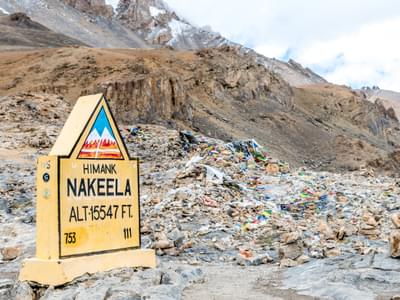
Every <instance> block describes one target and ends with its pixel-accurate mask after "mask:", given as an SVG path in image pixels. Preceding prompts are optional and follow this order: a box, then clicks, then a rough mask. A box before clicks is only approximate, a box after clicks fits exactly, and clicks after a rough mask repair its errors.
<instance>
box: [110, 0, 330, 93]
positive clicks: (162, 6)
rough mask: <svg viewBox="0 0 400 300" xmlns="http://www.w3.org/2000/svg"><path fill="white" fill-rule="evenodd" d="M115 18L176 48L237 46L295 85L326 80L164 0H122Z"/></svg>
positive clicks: (153, 40) (145, 36)
mask: <svg viewBox="0 0 400 300" xmlns="http://www.w3.org/2000/svg"><path fill="white" fill-rule="evenodd" d="M115 18H117V19H118V20H120V21H121V22H122V23H123V24H125V25H126V26H127V27H129V28H130V29H132V30H133V31H134V32H137V33H138V34H139V35H140V36H141V37H142V38H143V39H144V40H145V41H146V42H148V43H149V44H151V45H156V46H159V45H161V46H171V47H173V48H177V49H203V48H212V47H222V46H224V45H229V46H234V47H237V48H238V49H240V51H241V52H242V53H246V54H251V55H252V56H253V57H254V60H255V61H257V62H259V63H261V64H263V65H264V66H265V67H266V68H268V69H269V70H271V71H273V72H275V73H278V74H279V75H280V76H282V77H283V78H284V79H285V80H286V81H287V82H288V83H289V84H291V85H293V86H301V85H305V84H314V83H324V82H326V81H325V79H323V78H322V77H320V76H318V75H317V74H315V73H314V72H312V71H311V70H310V69H307V68H303V67H302V66H301V65H300V64H299V63H297V62H295V61H293V60H290V61H289V62H288V63H286V62H283V61H279V60H277V59H271V58H267V57H265V56H263V55H261V54H259V53H256V52H255V51H253V50H251V49H249V48H246V47H243V46H242V45H238V44H236V43H233V42H232V41H230V40H228V39H226V38H224V37H223V36H221V35H220V34H219V33H216V32H213V31H212V30H211V28H200V27H196V26H194V25H192V24H191V23H190V22H188V21H186V20H185V19H183V18H181V17H179V16H178V15H177V14H176V13H175V12H174V11H173V10H172V9H171V8H170V7H169V6H168V5H167V4H166V3H165V2H164V1H162V0H121V1H120V2H119V6H118V9H117V15H116V16H115Z"/></svg>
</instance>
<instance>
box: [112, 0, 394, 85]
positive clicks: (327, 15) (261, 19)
mask: <svg viewBox="0 0 400 300" xmlns="http://www.w3.org/2000/svg"><path fill="white" fill-rule="evenodd" d="M107 1H108V2H110V1H117V0H107ZM166 2H167V3H168V5H169V6H170V8H172V9H173V10H175V11H176V12H177V13H178V15H180V16H182V17H184V18H185V19H187V20H188V21H189V22H191V23H193V24H194V25H198V26H206V25H209V26H211V28H212V29H213V30H214V31H216V32H219V33H221V34H222V35H223V36H225V37H226V38H228V39H230V40H232V41H235V42H238V43H241V44H244V45H245V46H248V47H251V48H253V49H255V50H256V51H257V52H260V53H261V54H264V55H265V56H268V57H275V58H278V59H282V60H288V59H289V58H292V59H294V60H296V61H297V62H300V63H301V64H302V65H304V66H306V67H310V68H311V69H312V70H314V71H315V72H317V73H318V74H320V75H322V76H324V77H325V78H326V79H327V80H328V81H331V82H333V83H337V84H346V85H350V86H352V87H353V88H360V87H362V86H373V85H376V86H379V87H380V88H382V89H391V90H396V91H400V1H398V0H323V1H321V0H302V1H299V0H246V1H243V0H166Z"/></svg>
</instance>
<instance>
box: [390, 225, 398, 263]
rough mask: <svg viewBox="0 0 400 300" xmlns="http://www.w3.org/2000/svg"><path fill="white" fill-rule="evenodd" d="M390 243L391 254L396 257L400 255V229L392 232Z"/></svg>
mask: <svg viewBox="0 0 400 300" xmlns="http://www.w3.org/2000/svg"><path fill="white" fill-rule="evenodd" d="M389 244H390V256H392V257H395V258H398V257H400V230H398V229H396V230H393V231H392V232H391V233H390V237H389Z"/></svg>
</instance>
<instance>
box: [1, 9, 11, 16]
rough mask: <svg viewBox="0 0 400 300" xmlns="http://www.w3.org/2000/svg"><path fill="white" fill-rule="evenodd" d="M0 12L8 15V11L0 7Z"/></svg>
mask: <svg viewBox="0 0 400 300" xmlns="http://www.w3.org/2000/svg"><path fill="white" fill-rule="evenodd" d="M0 12H1V13H3V14H6V15H9V14H10V13H9V12H8V11H6V10H5V9H4V8H2V7H0Z"/></svg>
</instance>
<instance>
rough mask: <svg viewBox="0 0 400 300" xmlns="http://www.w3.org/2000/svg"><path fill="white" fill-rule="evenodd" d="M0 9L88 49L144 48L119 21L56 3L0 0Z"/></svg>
mask: <svg viewBox="0 0 400 300" xmlns="http://www.w3.org/2000/svg"><path fill="white" fill-rule="evenodd" d="M0 7H1V8H2V9H4V10H6V11H7V12H9V13H16V12H24V13H26V14H27V15H28V16H29V17H30V18H31V19H32V20H33V21H35V22H38V23H40V24H42V25H44V26H46V27H47V28H49V29H51V30H53V31H55V32H58V33H62V34H64V35H67V36H69V37H72V38H74V39H77V40H80V41H81V42H82V43H84V44H87V45H90V46H92V47H107V48H130V47H140V48H145V47H148V46H147V43H146V42H144V41H143V40H142V39H141V38H140V37H139V36H138V35H137V34H135V33H134V32H132V31H131V30H129V29H127V28H126V27H124V26H122V25H121V24H120V22H118V21H116V20H112V19H108V18H105V17H103V16H101V15H100V16H93V15H87V14H85V13H82V12H81V11H79V10H77V9H74V8H72V7H70V6H69V5H66V4H64V3H63V2H61V1H60V0H0Z"/></svg>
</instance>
